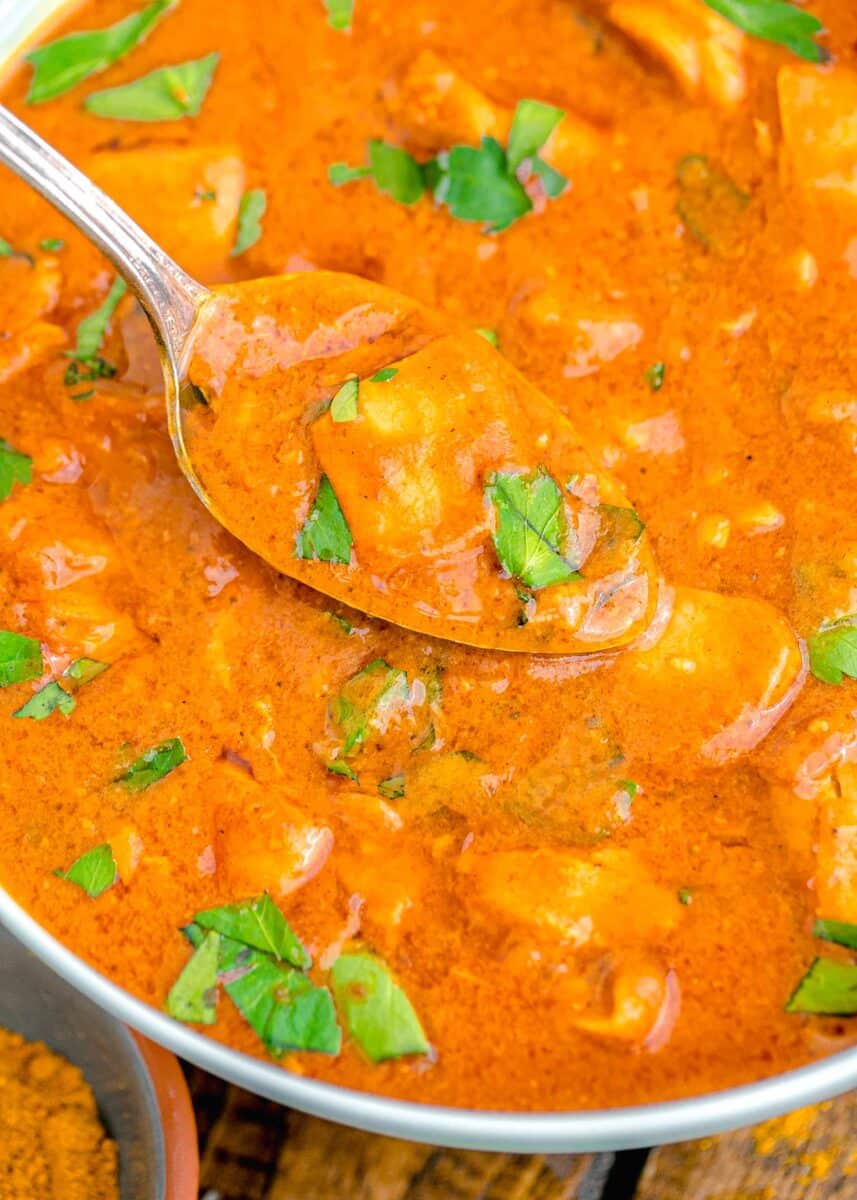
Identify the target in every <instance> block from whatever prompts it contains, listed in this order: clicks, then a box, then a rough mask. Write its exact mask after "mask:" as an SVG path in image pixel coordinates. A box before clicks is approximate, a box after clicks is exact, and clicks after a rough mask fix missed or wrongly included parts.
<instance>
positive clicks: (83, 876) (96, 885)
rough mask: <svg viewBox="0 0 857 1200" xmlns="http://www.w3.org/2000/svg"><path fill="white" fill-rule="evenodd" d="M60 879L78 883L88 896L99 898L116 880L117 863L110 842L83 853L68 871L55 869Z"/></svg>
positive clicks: (94, 898)
mask: <svg viewBox="0 0 857 1200" xmlns="http://www.w3.org/2000/svg"><path fill="white" fill-rule="evenodd" d="M54 874H55V875H57V876H58V877H59V878H60V879H65V880H66V882H67V883H74V884H77V886H78V887H79V888H83V890H84V891H85V892H86V894H87V896H90V897H91V898H92V899H93V900H97V899H98V897H99V896H100V895H101V893H102V892H106V891H107V889H108V888H110V887H112V886H113V884H114V883H115V882H116V863H115V862H114V859H113V851H112V850H111V849H110V845H109V843H108V842H103V843H102V844H101V845H100V846H94V847H93V849H92V850H87V851H86V853H85V854H81V856H80V858H78V859H76V860H75V861H74V862H73V863H72V864H71V866H70V867H69V869H68V870H67V871H54Z"/></svg>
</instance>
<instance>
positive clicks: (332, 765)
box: [325, 758, 360, 783]
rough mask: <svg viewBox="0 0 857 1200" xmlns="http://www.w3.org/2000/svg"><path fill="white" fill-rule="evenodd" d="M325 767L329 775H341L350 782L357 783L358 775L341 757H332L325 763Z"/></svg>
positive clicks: (358, 780)
mask: <svg viewBox="0 0 857 1200" xmlns="http://www.w3.org/2000/svg"><path fill="white" fill-rule="evenodd" d="M325 767H326V768H327V770H328V771H330V773H331V775H341V776H342V777H343V779H350V780H351V781H352V783H359V782H360V776H359V775H358V774H357V772H356V771H355V770H354V768H353V767H352V766H350V765H349V764H348V763H347V762H344V761H343V760H342V759H341V758H333V759H331V761H330V762H329V763H325Z"/></svg>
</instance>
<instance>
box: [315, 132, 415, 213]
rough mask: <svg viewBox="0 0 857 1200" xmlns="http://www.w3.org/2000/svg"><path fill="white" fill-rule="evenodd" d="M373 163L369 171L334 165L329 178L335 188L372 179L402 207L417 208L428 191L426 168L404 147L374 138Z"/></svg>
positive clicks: (362, 168) (371, 149) (367, 168)
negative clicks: (426, 186)
mask: <svg viewBox="0 0 857 1200" xmlns="http://www.w3.org/2000/svg"><path fill="white" fill-rule="evenodd" d="M368 155H369V163H368V166H365V167H349V166H348V164H347V163H333V165H332V166H330V167H329V168H328V172H327V177H328V179H329V180H330V182H331V183H332V184H333V185H334V187H342V185H343V184H345V183H353V182H355V180H358V179H372V180H374V182H375V186H376V187H377V188H378V190H379V191H380V192H383V193H384V194H385V195H387V196H391V197H392V198H393V199H394V200H397V201H398V202H399V204H416V202H417V201H418V200H419V199H420V198H421V197H422V195H423V192H424V191H425V176H424V173H423V168H422V166H421V165H420V164H419V163H418V162H417V160H416V159H415V158H412V157H411V155H410V154H408V152H407V150H402V149H401V147H400V146H390V145H388V143H387V142H382V141H380V140H379V139H378V138H372V139H371V140H370V142H369V146H368Z"/></svg>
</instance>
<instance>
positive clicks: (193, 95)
mask: <svg viewBox="0 0 857 1200" xmlns="http://www.w3.org/2000/svg"><path fill="white" fill-rule="evenodd" d="M219 61H220V55H219V54H218V53H217V52H216V51H215V52H214V53H213V54H206V56H205V57H204V58H198V59H195V60H194V61H192V62H186V63H176V64H175V66H171V67H159V68H158V70H156V71H152V72H151V73H150V74H148V75H143V76H142V78H140V79H135V80H134V81H133V83H125V84H122V85H120V86H119V87H114V88H106V89H105V90H104V91H102V92H93V94H92V95H91V96H87V98H86V100H85V101H84V104H83V106H84V108H85V109H86V111H87V112H90V113H92V114H93V116H96V117H110V118H113V119H114V120H117V121H178V120H180V119H181V118H182V117H196V116H198V115H199V112H200V109H201V108H202V105H203V103H204V101H205V97H206V96H207V95H208V89H209V88H210V87H211V82H212V80H213V79H214V72H215V70H216V68H217V64H218V62H219Z"/></svg>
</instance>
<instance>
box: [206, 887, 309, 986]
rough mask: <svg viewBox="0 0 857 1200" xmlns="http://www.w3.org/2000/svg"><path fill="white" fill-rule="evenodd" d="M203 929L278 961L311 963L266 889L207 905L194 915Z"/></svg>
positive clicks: (307, 964) (298, 964)
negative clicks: (233, 901) (244, 897)
mask: <svg viewBox="0 0 857 1200" xmlns="http://www.w3.org/2000/svg"><path fill="white" fill-rule="evenodd" d="M194 921H195V922H196V924H197V925H200V926H201V927H202V928H203V929H215V930H217V932H218V933H222V934H223V935H224V937H229V938H233V939H234V940H235V941H237V942H241V943H242V944H243V945H245V946H253V947H254V948H255V949H256V950H262V951H264V952H265V953H266V954H271V955H273V957H274V958H276V959H277V960H278V961H284V962H288V963H291V964H292V966H293V967H300V968H301V969H304V968H306V967H309V966H310V965H311V964H312V959H311V958H310V956H309V954H308V953H307V951H306V949H305V947H304V946H303V945H302V944H301V942H300V941H299V940H298V938H297V936H296V935H295V932H294V930H293V929H292V927H291V925H289V923H288V921H287V920H286V918H285V917H284V916H283V914H282V913H281V912H280V910H279V908H278V907H277V905H276V904H275V903H274V901H273V900H272V899H271V897H270V896H269V895H268V893H267V892H263V893H262V895H261V896H257V897H256V899H254V900H246V901H244V902H242V903H240V904H227V905H224V906H222V907H219V908H209V909H206V910H205V912H200V913H197V914H196V916H195V917H194Z"/></svg>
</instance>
